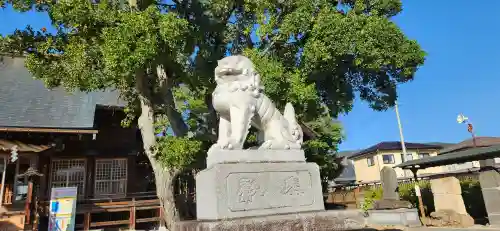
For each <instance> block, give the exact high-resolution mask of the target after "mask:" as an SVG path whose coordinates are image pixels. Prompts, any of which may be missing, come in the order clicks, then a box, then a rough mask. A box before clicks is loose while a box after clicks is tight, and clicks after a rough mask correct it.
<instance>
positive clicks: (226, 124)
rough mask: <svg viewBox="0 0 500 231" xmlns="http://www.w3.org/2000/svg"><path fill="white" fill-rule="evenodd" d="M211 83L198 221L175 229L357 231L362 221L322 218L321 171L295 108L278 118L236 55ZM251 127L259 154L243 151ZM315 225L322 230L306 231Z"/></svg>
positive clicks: (256, 79) (250, 69) (248, 65)
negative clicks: (211, 114) (306, 146)
mask: <svg viewBox="0 0 500 231" xmlns="http://www.w3.org/2000/svg"><path fill="white" fill-rule="evenodd" d="M215 81H216V83H217V86H216V88H215V90H214V92H213V97H212V99H213V106H214V108H215V110H216V111H217V113H218V114H219V116H220V121H219V129H218V131H219V132H218V134H219V136H218V140H217V142H216V143H215V144H214V145H213V146H212V147H211V148H210V149H209V150H208V153H207V168H206V169H205V170H203V171H201V172H200V173H198V175H197V176H196V203H197V206H196V212H197V221H192V222H184V223H180V225H178V226H177V229H180V230H271V229H270V228H271V227H272V230H295V229H296V228H299V229H301V230H303V229H304V228H305V229H308V230H331V228H332V225H331V224H333V225H337V226H339V227H340V228H343V229H345V228H346V227H355V228H356V227H357V228H359V227H362V225H363V224H362V223H363V221H361V222H352V221H353V219H351V218H349V219H347V218H345V219H344V218H343V217H342V216H347V215H340V216H335V217H331V215H325V213H328V212H325V211H324V203H323V194H322V188H321V180H320V172H319V167H318V165H317V164H316V163H307V162H306V161H305V160H306V158H305V155H304V151H303V150H302V149H301V145H302V142H303V133H302V129H301V127H300V125H299V123H298V122H297V119H296V116H295V111H294V108H293V106H292V105H291V104H287V105H286V106H285V110H284V113H283V114H282V113H281V112H280V111H279V110H278V109H277V108H276V106H275V105H274V103H273V102H272V101H271V100H270V99H269V98H268V97H267V96H266V95H265V94H264V93H263V87H262V86H261V84H260V76H259V73H257V71H256V70H255V68H254V65H253V63H252V62H251V61H250V59H248V58H246V57H244V56H240V55H236V56H229V57H225V58H223V59H222V60H219V61H218V66H217V67H216V68H215ZM250 126H254V127H255V128H257V129H258V131H259V134H258V140H259V146H258V147H255V148H251V149H248V150H243V143H244V142H245V140H246V138H247V135H248V131H249V129H250ZM337 214H338V213H337ZM328 216H330V217H328ZM356 216H357V215H356ZM356 216H354V217H356ZM325 217H328V219H324V218H325ZM346 220H348V221H349V222H347V223H349V225H347V226H346V225H345V224H347V223H345V222H346ZM340 223H341V224H340ZM328 224H330V225H328ZM339 224H340V225H339ZM352 224H358V226H356V225H352ZM317 225H323V226H324V227H323V228H325V229H321V228H318V227H312V226H317ZM300 227H303V228H300ZM310 228H314V229H310Z"/></svg>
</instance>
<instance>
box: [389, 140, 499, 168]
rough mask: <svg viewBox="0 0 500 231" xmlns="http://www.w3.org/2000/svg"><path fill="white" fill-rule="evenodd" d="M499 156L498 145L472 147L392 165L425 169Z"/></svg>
mask: <svg viewBox="0 0 500 231" xmlns="http://www.w3.org/2000/svg"><path fill="white" fill-rule="evenodd" d="M496 157H500V145H494V146H490V147H479V148H472V149H467V150H463V151H457V152H450V153H447V154H443V155H437V156H433V157H428V158H424V159H417V160H410V161H406V162H404V163H401V164H398V165H396V166H394V168H403V169H411V168H416V169H425V168H430V167H436V166H443V165H449V164H458V163H466V162H470V161H476V160H486V159H491V158H496Z"/></svg>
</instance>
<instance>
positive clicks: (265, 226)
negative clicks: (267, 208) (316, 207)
mask: <svg viewBox="0 0 500 231" xmlns="http://www.w3.org/2000/svg"><path fill="white" fill-rule="evenodd" d="M367 224H368V223H367V220H366V218H364V217H363V214H362V213H361V212H360V211H359V210H328V211H322V212H304V213H296V214H284V215H268V216H260V217H248V218H238V219H230V220H219V221H181V222H178V223H176V225H175V229H174V230H175V231H229V230H234V231H240V230H241V231H268V230H270V231H305V230H307V231H309V230H310V231H336V230H343V231H347V230H357V231H361V230H365V229H364V227H366V225H367ZM366 230H372V229H366Z"/></svg>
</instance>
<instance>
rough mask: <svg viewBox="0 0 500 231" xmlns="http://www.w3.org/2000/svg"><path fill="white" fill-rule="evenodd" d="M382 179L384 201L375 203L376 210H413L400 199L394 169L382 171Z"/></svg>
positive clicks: (383, 169) (386, 167)
mask: <svg viewBox="0 0 500 231" xmlns="http://www.w3.org/2000/svg"><path fill="white" fill-rule="evenodd" d="M380 179H381V181H382V189H383V194H382V199H381V200H378V201H376V202H375V204H374V206H373V208H374V209H398V208H409V209H410V208H411V207H412V205H411V203H410V202H408V201H402V200H400V199H399V193H398V176H397V174H396V171H394V169H393V168H391V167H388V166H385V167H383V168H382V170H380Z"/></svg>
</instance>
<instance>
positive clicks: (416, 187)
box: [415, 185, 421, 197]
mask: <svg viewBox="0 0 500 231" xmlns="http://www.w3.org/2000/svg"><path fill="white" fill-rule="evenodd" d="M415 195H417V197H419V196H421V195H420V186H418V185H415Z"/></svg>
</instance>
